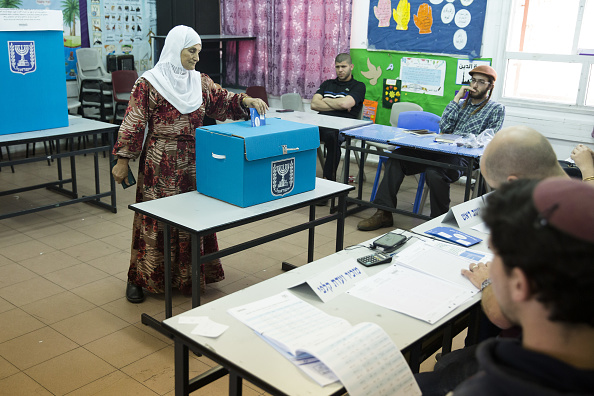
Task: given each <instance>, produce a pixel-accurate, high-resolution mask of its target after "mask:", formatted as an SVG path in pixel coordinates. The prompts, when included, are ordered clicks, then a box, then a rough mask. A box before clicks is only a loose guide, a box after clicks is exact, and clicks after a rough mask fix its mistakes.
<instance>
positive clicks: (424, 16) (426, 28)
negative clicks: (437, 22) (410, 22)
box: [414, 3, 433, 34]
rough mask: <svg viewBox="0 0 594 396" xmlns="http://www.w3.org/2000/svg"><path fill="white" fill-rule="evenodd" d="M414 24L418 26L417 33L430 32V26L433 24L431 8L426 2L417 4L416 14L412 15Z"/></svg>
mask: <svg viewBox="0 0 594 396" xmlns="http://www.w3.org/2000/svg"><path fill="white" fill-rule="evenodd" d="M414 21H415V26H416V27H418V28H419V34H429V33H431V26H432V25H433V10H432V8H431V6H430V5H429V4H427V3H423V4H421V5H420V6H419V10H418V11H417V15H414Z"/></svg>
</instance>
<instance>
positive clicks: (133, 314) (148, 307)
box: [101, 289, 165, 323]
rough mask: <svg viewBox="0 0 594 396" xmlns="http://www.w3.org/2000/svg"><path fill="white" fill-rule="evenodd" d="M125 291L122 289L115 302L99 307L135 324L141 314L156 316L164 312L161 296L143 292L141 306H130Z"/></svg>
mask: <svg viewBox="0 0 594 396" xmlns="http://www.w3.org/2000/svg"><path fill="white" fill-rule="evenodd" d="M125 294H126V290H125V289H122V291H121V297H120V298H119V299H117V300H114V301H111V302H108V303H107V304H103V305H102V306H101V307H102V308H103V309H105V310H106V311H109V312H111V313H112V314H114V315H116V316H117V317H119V318H121V319H123V320H125V321H126V322H128V323H136V322H138V321H139V320H140V317H141V315H142V314H143V313H146V314H147V315H151V316H153V315H156V314H158V313H159V312H165V302H164V300H163V296H162V295H158V294H151V293H147V292H145V293H144V295H145V297H146V299H145V300H144V302H143V303H141V304H132V303H131V302H129V301H128V300H126V297H125Z"/></svg>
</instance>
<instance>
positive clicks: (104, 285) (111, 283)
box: [70, 276, 126, 305]
mask: <svg viewBox="0 0 594 396" xmlns="http://www.w3.org/2000/svg"><path fill="white" fill-rule="evenodd" d="M125 289H126V282H124V281H122V280H121V279H118V278H116V277H113V276H108V277H107V278H103V279H99V280H96V281H94V282H91V283H88V284H86V285H84V286H80V287H77V288H74V289H70V291H71V292H72V293H74V294H76V295H78V296H80V297H82V298H84V299H85V300H87V301H90V302H92V303H93V304H95V305H103V304H106V303H108V302H111V301H114V300H117V299H118V298H121V297H122V294H123V293H124V291H125Z"/></svg>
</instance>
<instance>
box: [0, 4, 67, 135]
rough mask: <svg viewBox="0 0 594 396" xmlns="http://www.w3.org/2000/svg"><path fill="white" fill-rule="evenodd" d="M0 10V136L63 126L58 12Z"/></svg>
mask: <svg viewBox="0 0 594 396" xmlns="http://www.w3.org/2000/svg"><path fill="white" fill-rule="evenodd" d="M1 11H2V12H1V13H0V81H2V95H0V109H2V117H0V135H4V134H10V133H17V132H27V131H34V130H40V129H48V128H59V127H64V126H68V99H67V94H66V80H65V77H64V40H63V31H62V29H63V28H62V12H61V11H57V10H54V11H52V10H19V9H16V10H12V9H3V10H1ZM1 47H4V48H1Z"/></svg>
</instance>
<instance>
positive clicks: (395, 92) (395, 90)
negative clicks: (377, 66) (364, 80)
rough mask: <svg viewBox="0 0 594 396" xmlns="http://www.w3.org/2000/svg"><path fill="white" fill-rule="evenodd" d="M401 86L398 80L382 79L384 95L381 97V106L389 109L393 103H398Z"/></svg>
mask: <svg viewBox="0 0 594 396" xmlns="http://www.w3.org/2000/svg"><path fill="white" fill-rule="evenodd" d="M401 86H402V82H401V81H400V80H392V79H387V78H384V93H383V95H382V106H384V107H385V108H390V109H391V108H392V105H393V104H394V103H396V102H400V96H401V93H400V87H401Z"/></svg>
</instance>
